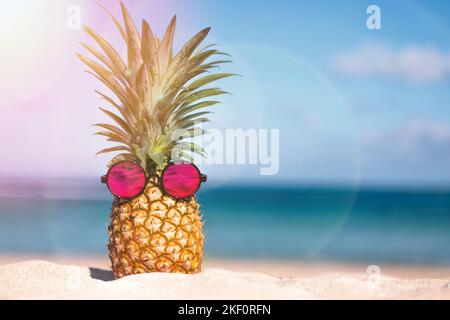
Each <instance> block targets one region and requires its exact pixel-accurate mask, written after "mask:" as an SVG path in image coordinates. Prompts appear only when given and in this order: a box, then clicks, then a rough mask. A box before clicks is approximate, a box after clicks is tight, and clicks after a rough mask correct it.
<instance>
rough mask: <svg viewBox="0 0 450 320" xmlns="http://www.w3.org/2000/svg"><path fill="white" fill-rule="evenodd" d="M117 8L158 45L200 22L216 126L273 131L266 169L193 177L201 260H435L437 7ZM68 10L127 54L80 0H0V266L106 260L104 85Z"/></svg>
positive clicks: (442, 134) (442, 116)
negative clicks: (98, 127)
mask: <svg viewBox="0 0 450 320" xmlns="http://www.w3.org/2000/svg"><path fill="white" fill-rule="evenodd" d="M100 2H101V3H102V4H103V5H104V6H105V7H107V8H108V10H110V11H111V12H112V13H113V14H114V15H116V16H117V17H119V16H120V9H119V3H118V1H115V0H114V1H112V0H101V1H100ZM125 3H126V5H127V7H128V9H129V10H130V12H131V14H132V16H133V17H134V19H135V21H136V22H139V21H140V19H141V18H145V19H147V20H148V21H149V22H150V23H151V25H152V28H153V29H154V31H156V33H158V34H159V35H161V34H162V33H163V32H164V30H165V27H166V25H167V23H168V22H169V20H170V18H171V16H172V15H173V14H177V17H178V25H177V32H176V36H175V47H176V48H177V49H179V48H180V46H181V45H182V44H183V43H184V42H186V41H187V40H188V39H189V38H190V37H191V36H192V35H194V34H195V33H196V32H197V31H199V30H200V29H202V28H204V27H206V26H211V27H212V32H211V33H210V36H209V37H208V39H207V41H209V43H218V44H220V48H221V49H222V50H223V51H225V52H228V53H230V54H231V55H232V56H233V61H234V63H233V64H229V65H226V66H225V67H223V68H222V69H223V70H224V71H227V72H235V73H239V74H242V75H243V77H238V78H232V79H227V80H223V81H222V82H221V86H222V87H223V88H224V89H225V90H226V91H229V92H232V94H233V95H230V96H226V97H224V98H223V101H224V104H223V105H220V106H218V107H216V109H215V110H214V111H215V114H214V115H213V119H212V125H213V126H214V128H218V129H220V130H222V131H223V132H225V130H226V129H235V128H242V129H244V130H245V129H251V128H254V129H269V130H270V129H279V132H280V148H279V149H280V155H279V159H280V163H279V171H278V173H277V174H276V175H272V176H263V175H260V166H259V165H236V164H235V165H233V164H228V165H225V164H224V165H202V166H201V169H202V171H204V172H205V173H207V174H208V178H209V182H208V183H207V184H205V186H204V187H202V189H201V191H200V194H199V198H200V202H201V203H202V205H203V206H202V207H203V212H204V217H205V220H206V224H205V230H206V248H205V249H206V256H207V257H219V258H246V259H249V258H250V259H252V258H260V259H283V260H301V261H332V262H349V263H350V262H360V263H366V264H379V263H398V264H410V265H433V266H435V265H436V266H448V265H450V250H449V246H450V90H449V85H450V81H449V80H450V33H449V31H450V22H449V21H450V10H449V9H450V4H449V3H448V2H447V1H415V0H403V1H402V0H399V1H395V2H394V1H363V0H361V1H341V2H339V3H338V2H336V1H323V0H322V1H293V0H292V1H288V0H284V1H234V0H233V1H231V0H229V1H206V0H204V1H203V0H195V1H189V2H187V1H179V0H178V1H176V0H166V1H156V0H151V1H138V0H127V1H125ZM372 4H375V5H377V6H378V7H379V8H380V19H381V20H380V21H381V29H373V30H370V29H369V28H368V27H367V19H368V18H369V17H370V16H371V14H370V13H369V14H368V13H367V12H366V10H367V8H368V6H369V5H372ZM78 9H79V14H80V19H81V24H82V25H84V24H87V25H89V26H91V27H92V28H93V29H95V30H96V31H97V32H99V33H100V34H102V35H103V36H104V37H105V38H106V39H108V40H109V41H110V42H111V43H113V44H114V45H115V46H117V47H118V48H122V49H123V48H124V46H123V44H122V42H121V41H122V40H121V38H120V35H119V34H118V33H117V32H116V29H115V27H114V25H113V23H112V22H111V20H110V19H109V17H108V16H107V14H106V13H105V12H104V11H103V10H102V9H101V7H100V6H98V5H97V4H96V2H95V1H88V0H58V1H56V0H27V1H20V2H18V1H16V2H13V1H5V0H3V1H2V11H1V12H0V43H1V47H2V50H0V61H1V64H2V68H1V69H2V71H1V73H0V97H1V102H0V111H1V117H0V135H1V137H2V141H1V157H0V255H11V254H19V255H27V254H35V255H59V256H73V255H96V254H99V255H106V243H107V237H106V225H107V224H108V220H109V217H108V215H109V208H110V206H111V195H110V194H109V193H108V192H107V190H106V188H105V186H104V185H101V184H100V180H99V178H100V176H101V175H102V174H104V173H105V171H106V164H107V163H108V162H109V160H110V158H111V156H108V155H101V156H97V157H96V156H94V155H95V153H96V152H97V151H98V150H100V149H103V148H104V147H106V146H107V143H106V142H105V141H104V140H103V139H102V138H101V137H94V136H93V135H92V134H93V133H94V130H95V129H94V128H93V127H92V126H91V125H92V124H93V123H98V122H100V121H101V120H104V118H103V115H102V113H101V112H100V111H99V110H98V107H99V106H106V104H105V103H104V102H103V101H100V99H99V98H98V96H97V95H96V94H95V93H94V92H93V90H94V89H101V90H102V91H104V90H105V89H104V88H103V87H102V86H101V85H100V84H99V83H98V81H97V80H96V79H94V78H93V77H91V76H90V75H88V74H86V73H85V72H84V70H85V67H84V65H82V63H81V62H79V61H78V60H77V59H76V57H75V53H76V52H82V53H85V51H84V49H83V48H82V47H81V45H80V44H79V42H80V41H83V42H86V43H88V44H93V43H92V42H91V40H90V39H89V37H88V36H87V35H86V34H84V32H83V31H82V30H80V29H78V28H72V27H71V26H73V24H72V22H73V20H71V19H72V18H71V17H73V14H74V13H76V12H78V11H77V10H78ZM122 53H124V54H125V52H124V51H123V50H122Z"/></svg>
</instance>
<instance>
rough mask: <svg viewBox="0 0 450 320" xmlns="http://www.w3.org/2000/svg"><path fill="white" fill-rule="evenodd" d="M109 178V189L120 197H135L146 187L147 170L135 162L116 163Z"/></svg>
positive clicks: (110, 170) (109, 173)
mask: <svg viewBox="0 0 450 320" xmlns="http://www.w3.org/2000/svg"><path fill="white" fill-rule="evenodd" d="M107 179H108V180H107V182H108V188H109V190H110V191H111V193H112V194H114V195H115V196H117V197H119V198H125V199H130V198H134V197H136V196H137V195H139V194H140V193H141V192H142V191H143V190H144V188H145V180H146V178H145V171H144V169H142V167H141V166H139V165H138V164H136V163H133V162H119V163H117V164H115V165H114V166H112V167H111V168H110V169H109V171H108V176H107Z"/></svg>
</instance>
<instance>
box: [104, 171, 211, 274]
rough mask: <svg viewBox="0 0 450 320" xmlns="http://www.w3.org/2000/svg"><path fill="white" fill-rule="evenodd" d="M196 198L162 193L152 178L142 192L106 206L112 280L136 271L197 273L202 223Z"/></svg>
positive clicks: (200, 250)
mask: <svg viewBox="0 0 450 320" xmlns="http://www.w3.org/2000/svg"><path fill="white" fill-rule="evenodd" d="M199 207H200V206H199V204H198V203H197V199H196V198H195V196H192V197H191V198H190V199H178V200H177V199H175V198H172V197H170V196H167V195H164V193H163V191H162V190H161V189H160V187H159V186H158V184H157V183H156V178H154V179H151V180H150V181H149V182H148V183H147V185H146V189H145V191H144V193H142V194H141V195H140V196H138V197H136V198H134V199H132V200H130V201H127V202H123V201H122V200H119V199H115V200H114V202H113V205H112V208H111V213H110V218H111V223H110V225H109V226H108V233H109V244H108V249H109V257H110V259H111V263H112V269H113V273H114V277H115V278H116V279H118V278H121V277H124V276H127V275H131V274H138V273H147V272H175V273H197V272H200V271H201V265H202V260H203V238H204V237H203V232H202V227H203V222H202V217H201V216H200V210H199Z"/></svg>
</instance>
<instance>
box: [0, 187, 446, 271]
mask: <svg viewBox="0 0 450 320" xmlns="http://www.w3.org/2000/svg"><path fill="white" fill-rule="evenodd" d="M199 198H200V202H201V203H202V209H203V212H204V217H205V221H206V223H205V233H206V245H205V250H206V255H207V256H214V257H240V258H282V259H303V260H305V261H312V260H314V261H317V260H330V261H343V262H345V261H348V262H354V261H359V262H365V263H374V264H376V263H382V262H393V263H411V264H435V265H450V192H444V191H435V192H419V191H387V190H384V191H383V190H362V191H361V190H360V191H358V192H355V191H351V190H346V189H326V188H274V189H267V188H254V187H242V188H230V187H227V188H219V189H216V190H202V191H201V193H200V194H199ZM110 205H111V202H110V200H106V198H105V199H98V200H73V199H71V200H58V199H53V200H52V199H43V198H41V199H36V198H35V199H20V198H0V254H1V253H8V252H14V253H29V252H40V253H52V254H83V253H93V254H95V253H103V252H105V250H106V241H107V238H106V225H107V223H108V214H109V208H110Z"/></svg>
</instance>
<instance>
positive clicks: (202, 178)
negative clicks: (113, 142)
mask: <svg viewBox="0 0 450 320" xmlns="http://www.w3.org/2000/svg"><path fill="white" fill-rule="evenodd" d="M121 163H133V164H135V165H137V166H138V167H139V168H140V169H141V170H142V171H143V172H144V176H145V184H144V187H143V188H142V191H140V192H139V193H138V194H136V195H135V196H133V197H121V196H118V195H115V194H114V193H113V192H112V191H111V188H110V187H109V183H108V177H109V172H110V171H111V169H112V168H114V167H115V166H117V165H119V164H121ZM179 164H190V165H191V166H193V167H194V168H195V170H197V172H198V175H199V177H200V183H199V184H198V187H197V189H196V190H195V192H193V193H192V195H190V196H187V197H183V198H177V197H174V196H172V195H170V194H169V193H168V192H167V190H166V188H164V183H163V179H162V177H163V175H164V172H166V170H167V169H168V168H169V167H170V166H173V165H177V163H173V162H172V161H171V162H169V163H168V164H167V165H166V166H165V167H164V169H163V171H162V172H161V176H160V181H159V183H158V184H159V187H160V188H161V189H162V190H163V192H164V194H166V195H168V196H170V197H172V198H175V199H177V200H178V199H185V198H190V197H192V196H193V195H194V194H196V193H197V191H198V190H199V189H200V186H201V184H202V183H203V182H206V181H207V176H206V175H205V174H202V173H201V172H200V169H199V168H198V167H197V166H196V165H195V164H194V163H189V162H181V163H179ZM100 180H101V183H104V184H106V187H107V188H108V190H109V192H110V193H111V194H112V195H113V196H114V197H116V198H118V199H120V200H131V199H133V198H137V197H139V196H140V195H142V194H143V193H144V192H145V187H146V185H147V183H148V180H149V177H148V176H147V172H146V171H145V169H144V168H142V166H141V165H140V164H139V163H138V162H137V161H130V160H122V161H119V162H117V163H115V164H113V165H112V166H111V167H110V168H109V169H108V171H107V172H106V175H103V176H101V179H100Z"/></svg>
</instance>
